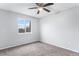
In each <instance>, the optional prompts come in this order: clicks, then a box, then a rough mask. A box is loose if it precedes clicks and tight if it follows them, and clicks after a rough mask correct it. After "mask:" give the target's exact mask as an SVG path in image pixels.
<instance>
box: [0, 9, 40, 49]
mask: <svg viewBox="0 0 79 59" xmlns="http://www.w3.org/2000/svg"><path fill="white" fill-rule="evenodd" d="M22 16H25V15H22V14H18V13H14V12H9V11H5V10H0V49H4V48H8V47H13V46H17V45H21V44H27V43H31V42H35V41H39V20H38V19H36V18H33V17H30V19H31V21H32V34H18V30H17V29H18V27H17V18H18V17H22Z"/></svg>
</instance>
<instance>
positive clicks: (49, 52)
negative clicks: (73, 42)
mask: <svg viewBox="0 0 79 59" xmlns="http://www.w3.org/2000/svg"><path fill="white" fill-rule="evenodd" d="M0 56H79V53H76V52H72V51H69V50H66V49H63V48H59V47H56V46H53V45H49V44H45V43H41V42H36V43H32V44H28V45H21V46H18V47H13V48H9V49H4V50H1V51H0Z"/></svg>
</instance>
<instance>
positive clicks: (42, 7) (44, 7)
mask: <svg viewBox="0 0 79 59" xmlns="http://www.w3.org/2000/svg"><path fill="white" fill-rule="evenodd" d="M35 4H36V5H37V7H32V8H29V9H37V10H38V11H37V14H39V13H40V11H41V10H45V11H46V12H50V10H49V9H47V8H46V7H47V6H51V5H54V3H46V4H44V3H35Z"/></svg>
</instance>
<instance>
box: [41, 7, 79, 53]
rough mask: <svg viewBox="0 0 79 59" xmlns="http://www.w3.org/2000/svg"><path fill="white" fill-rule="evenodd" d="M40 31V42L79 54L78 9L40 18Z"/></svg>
mask: <svg viewBox="0 0 79 59" xmlns="http://www.w3.org/2000/svg"><path fill="white" fill-rule="evenodd" d="M40 30H41V41H43V42H45V43H49V44H52V45H56V46H59V47H62V48H65V49H69V50H72V51H75V52H79V7H74V8H71V9H69V10H65V11H63V12H61V13H59V14H55V15H54V14H51V15H48V16H47V17H45V18H42V19H41V21H40Z"/></svg>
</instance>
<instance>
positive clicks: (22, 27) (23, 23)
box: [18, 18, 31, 33]
mask: <svg viewBox="0 0 79 59" xmlns="http://www.w3.org/2000/svg"><path fill="white" fill-rule="evenodd" d="M27 32H31V21H30V20H29V19H28V18H19V19H18V33H27Z"/></svg>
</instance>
